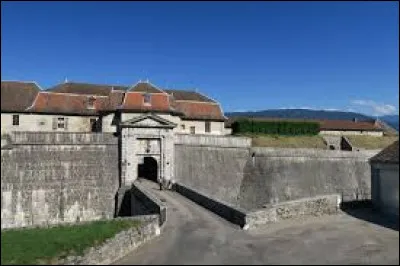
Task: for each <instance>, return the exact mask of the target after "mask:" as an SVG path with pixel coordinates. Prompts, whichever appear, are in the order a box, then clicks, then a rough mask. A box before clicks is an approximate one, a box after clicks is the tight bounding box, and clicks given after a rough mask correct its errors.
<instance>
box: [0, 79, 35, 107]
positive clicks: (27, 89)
mask: <svg viewBox="0 0 400 266" xmlns="http://www.w3.org/2000/svg"><path fill="white" fill-rule="evenodd" d="M39 91H40V88H39V87H38V85H37V84H36V83H35V82H23V81H2V82H1V111H4V112H6V111H14V112H23V111H24V110H25V109H26V108H28V107H29V106H31V104H32V102H33V101H34V99H35V97H36V95H37V94H38V93H39Z"/></svg>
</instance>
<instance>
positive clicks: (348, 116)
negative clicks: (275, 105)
mask: <svg viewBox="0 0 400 266" xmlns="http://www.w3.org/2000/svg"><path fill="white" fill-rule="evenodd" d="M225 115H226V116H227V117H269V118H295V119H327V120H353V119H357V120H360V121H368V120H375V119H376V118H375V117H371V116H367V115H364V114H360V113H356V112H345V111H326V110H310V109H269V110H263V111H254V112H251V111H250V112H227V113H225ZM379 119H381V120H383V121H384V122H386V123H387V124H389V125H390V126H392V127H393V128H395V129H396V130H397V131H398V130H399V116H398V115H388V116H381V117H379Z"/></svg>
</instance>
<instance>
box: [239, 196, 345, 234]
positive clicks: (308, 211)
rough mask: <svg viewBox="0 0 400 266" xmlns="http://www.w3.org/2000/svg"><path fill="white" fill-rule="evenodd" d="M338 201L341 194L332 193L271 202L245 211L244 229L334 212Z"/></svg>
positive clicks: (336, 210) (338, 206)
mask: <svg viewBox="0 0 400 266" xmlns="http://www.w3.org/2000/svg"><path fill="white" fill-rule="evenodd" d="M340 201H341V196H340V195H339V194H334V195H324V196H318V197H312V198H304V199H300V200H294V201H287V202H282V203H278V204H271V205H268V206H265V208H264V209H260V210H257V211H253V212H249V213H247V214H246V226H245V229H247V228H254V227H257V226H259V225H263V224H269V223H274V222H278V221H282V220H287V219H295V218H300V217H305V216H322V215H329V214H336V213H338V211H339V208H340Z"/></svg>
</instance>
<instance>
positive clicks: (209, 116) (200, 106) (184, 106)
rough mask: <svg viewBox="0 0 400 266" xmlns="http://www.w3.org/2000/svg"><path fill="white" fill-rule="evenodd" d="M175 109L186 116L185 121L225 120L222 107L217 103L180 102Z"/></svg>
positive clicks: (175, 104) (176, 103)
mask: <svg viewBox="0 0 400 266" xmlns="http://www.w3.org/2000/svg"><path fill="white" fill-rule="evenodd" d="M174 107H175V109H176V110H177V111H179V112H182V113H183V114H184V117H182V118H183V119H199V120H220V121H224V120H225V117H224V115H223V113H222V110H221V108H220V106H219V105H218V104H215V103H209V102H190V101H179V102H175V103H174Z"/></svg>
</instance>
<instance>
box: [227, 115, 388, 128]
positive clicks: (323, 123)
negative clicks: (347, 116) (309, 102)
mask: <svg viewBox="0 0 400 266" xmlns="http://www.w3.org/2000/svg"><path fill="white" fill-rule="evenodd" d="M240 118H247V119H252V120H254V121H292V122H317V123H319V124H320V130H332V131H335V130H340V131H351V130H355V131H360V130H364V131H383V128H382V127H381V126H380V125H379V124H378V123H375V122H374V121H356V122H355V121H350V120H317V119H296V118H269V117H254V118H248V117H230V118H229V119H228V120H227V122H226V127H230V126H232V123H233V122H235V121H236V120H238V119H240Z"/></svg>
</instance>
